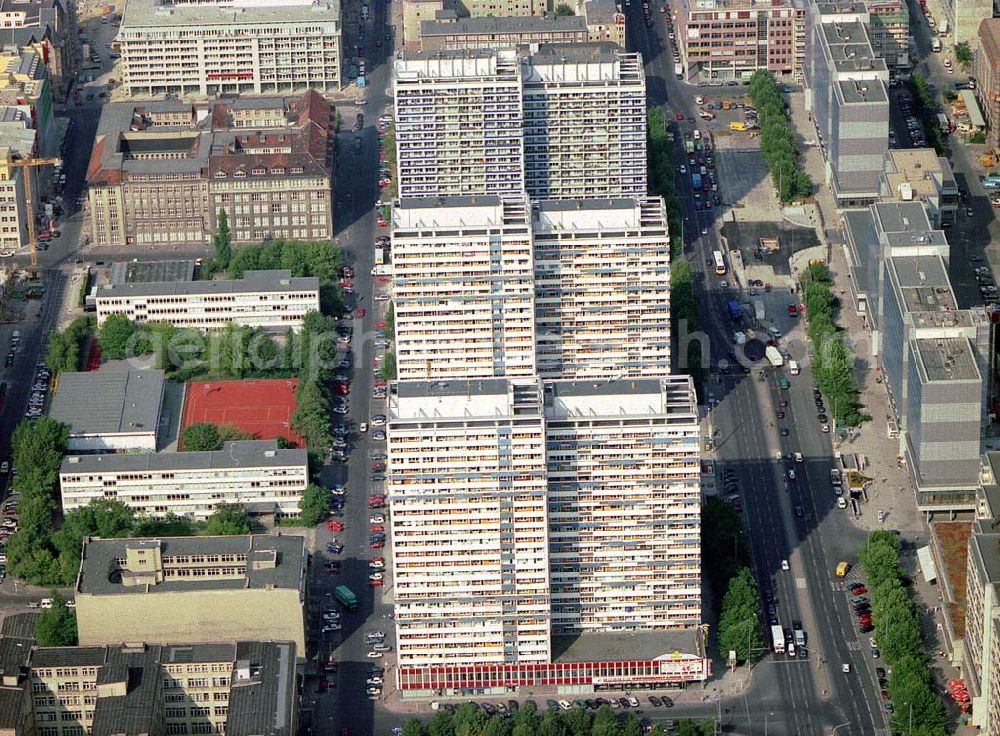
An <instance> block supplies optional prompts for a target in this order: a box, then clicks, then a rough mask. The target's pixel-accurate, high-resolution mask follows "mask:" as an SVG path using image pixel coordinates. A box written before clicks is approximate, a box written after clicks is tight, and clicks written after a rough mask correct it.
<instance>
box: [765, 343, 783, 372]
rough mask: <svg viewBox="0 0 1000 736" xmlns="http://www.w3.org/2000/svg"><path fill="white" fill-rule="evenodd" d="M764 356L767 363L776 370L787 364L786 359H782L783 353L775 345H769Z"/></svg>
mask: <svg viewBox="0 0 1000 736" xmlns="http://www.w3.org/2000/svg"><path fill="white" fill-rule="evenodd" d="M764 355H765V356H766V357H767V361H768V362H769V363H770V364H771V365H773V366H774V367H775V368H780V367H781V366H783V365H784V364H785V359H784V358H783V357H781V353H780V352H779V351H778V348H776V347H774V345H768V346H767V350H765V351H764Z"/></svg>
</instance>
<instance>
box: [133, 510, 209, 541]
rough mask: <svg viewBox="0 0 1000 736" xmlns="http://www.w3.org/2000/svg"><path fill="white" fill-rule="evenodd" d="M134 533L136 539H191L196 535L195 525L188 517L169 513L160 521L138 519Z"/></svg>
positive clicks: (150, 518)
mask: <svg viewBox="0 0 1000 736" xmlns="http://www.w3.org/2000/svg"><path fill="white" fill-rule="evenodd" d="M132 533H133V535H134V536H136V537H190V536H193V535H194V533H195V525H194V522H192V521H191V519H189V518H188V517H186V516H177V515H176V514H173V513H169V514H167V515H166V516H165V517H163V518H159V519H158V518H153V517H146V518H143V519H136V522H135V527H134V528H133V532H132Z"/></svg>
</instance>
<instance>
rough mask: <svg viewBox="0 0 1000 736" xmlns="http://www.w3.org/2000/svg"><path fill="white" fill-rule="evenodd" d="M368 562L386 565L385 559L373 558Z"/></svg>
mask: <svg viewBox="0 0 1000 736" xmlns="http://www.w3.org/2000/svg"><path fill="white" fill-rule="evenodd" d="M368 562H372V563H375V564H376V565H384V564H385V558H384V557H372V558H370V559H369V560H368Z"/></svg>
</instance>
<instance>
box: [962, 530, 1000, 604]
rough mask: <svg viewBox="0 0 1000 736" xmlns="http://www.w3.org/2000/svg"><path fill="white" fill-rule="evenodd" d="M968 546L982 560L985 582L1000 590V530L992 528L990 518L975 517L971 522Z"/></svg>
mask: <svg viewBox="0 0 1000 736" xmlns="http://www.w3.org/2000/svg"><path fill="white" fill-rule="evenodd" d="M969 547H970V549H972V550H973V551H974V554H975V555H976V556H977V557H978V558H979V559H980V560H982V562H983V568H984V569H985V571H986V580H987V582H988V583H990V584H991V585H993V587H994V588H995V589H997V590H998V591H1000V531H997V530H996V529H994V528H993V522H992V520H990V519H976V520H975V521H973V522H972V536H971V537H970V539H969Z"/></svg>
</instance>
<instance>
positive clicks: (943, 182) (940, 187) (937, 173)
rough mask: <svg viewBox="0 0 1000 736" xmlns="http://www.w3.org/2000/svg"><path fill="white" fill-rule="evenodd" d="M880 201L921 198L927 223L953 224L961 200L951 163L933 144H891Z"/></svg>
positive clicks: (909, 200)
mask: <svg viewBox="0 0 1000 736" xmlns="http://www.w3.org/2000/svg"><path fill="white" fill-rule="evenodd" d="M879 199H880V200H881V201H883V202H913V201H916V202H920V203H921V204H923V205H924V207H925V209H926V213H927V217H928V218H929V220H930V225H931V226H932V227H934V228H940V227H941V226H942V225H943V224H944V223H948V224H952V223H954V222H955V217H956V215H957V214H958V205H959V201H960V197H959V190H958V182H956V181H955V175H954V173H953V172H952V169H951V164H949V163H948V159H947V158H945V157H944V156H938V155H937V153H936V152H935V151H934V149H933V148H890V149H889V150H888V151H887V152H886V154H885V165H884V169H883V171H882V181H881V184H880V187H879Z"/></svg>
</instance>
